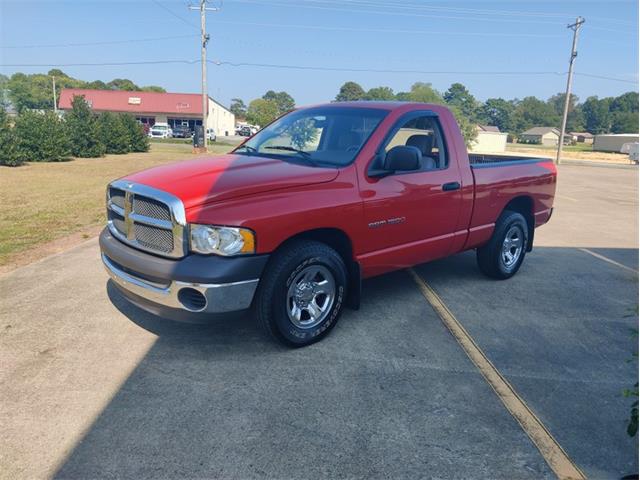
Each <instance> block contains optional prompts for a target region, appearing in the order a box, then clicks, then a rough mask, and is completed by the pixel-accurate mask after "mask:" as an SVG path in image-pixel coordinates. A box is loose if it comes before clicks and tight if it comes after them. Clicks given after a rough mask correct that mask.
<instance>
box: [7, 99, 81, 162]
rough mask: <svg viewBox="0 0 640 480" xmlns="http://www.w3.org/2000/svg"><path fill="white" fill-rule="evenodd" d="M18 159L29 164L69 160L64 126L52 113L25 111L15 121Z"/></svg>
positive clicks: (68, 145)
mask: <svg viewBox="0 0 640 480" xmlns="http://www.w3.org/2000/svg"><path fill="white" fill-rule="evenodd" d="M15 134H16V136H17V138H18V150H19V152H20V157H21V158H22V159H23V160H24V161H29V162H57V161H60V160H65V159H67V158H69V155H70V153H71V148H70V144H69V136H68V133H67V128H66V125H65V124H64V122H63V121H62V120H60V118H59V117H58V115H56V114H55V113H53V112H44V113H40V112H34V111H26V112H23V113H21V114H20V115H19V116H18V118H17V119H16V125H15Z"/></svg>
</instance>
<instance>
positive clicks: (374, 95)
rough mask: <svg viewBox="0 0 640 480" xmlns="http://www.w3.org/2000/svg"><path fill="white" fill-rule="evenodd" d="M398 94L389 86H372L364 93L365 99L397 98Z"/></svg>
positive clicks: (383, 99)
mask: <svg viewBox="0 0 640 480" xmlns="http://www.w3.org/2000/svg"><path fill="white" fill-rule="evenodd" d="M395 98H396V96H395V94H394V93H393V90H392V89H391V88H389V87H374V88H370V89H369V90H368V91H367V93H365V95H364V100H382V101H388V100H395Z"/></svg>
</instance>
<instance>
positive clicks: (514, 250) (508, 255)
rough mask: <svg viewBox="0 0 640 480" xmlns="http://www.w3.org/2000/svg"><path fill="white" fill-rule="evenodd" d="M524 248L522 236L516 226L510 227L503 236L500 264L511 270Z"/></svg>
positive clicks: (520, 230)
mask: <svg viewBox="0 0 640 480" xmlns="http://www.w3.org/2000/svg"><path fill="white" fill-rule="evenodd" d="M523 247H524V234H523V232H522V229H520V228H519V227H517V226H516V225H514V226H512V227H511V228H510V229H509V230H508V231H507V234H506V235H505V236H504V241H503V242H502V255H501V258H502V263H503V264H504V266H505V267H507V268H512V267H513V266H514V265H515V264H516V263H518V260H520V256H521V255H522V249H523Z"/></svg>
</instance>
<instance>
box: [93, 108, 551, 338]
mask: <svg viewBox="0 0 640 480" xmlns="http://www.w3.org/2000/svg"><path fill="white" fill-rule="evenodd" d="M555 188H556V168H555V165H554V164H553V163H552V162H551V161H549V160H546V159H540V158H523V157H509V156H498V155H494V156H491V155H473V154H468V153H467V149H466V147H465V142H464V140H463V137H462V135H461V132H460V129H459V128H458V125H457V123H456V121H455V119H454V117H453V115H452V114H451V112H450V111H449V110H448V109H446V108H445V107H443V106H439V105H428V104H420V103H400V102H352V103H332V104H328V105H319V106H313V107H307V108H300V109H297V110H294V111H292V112H290V113H288V114H286V115H284V116H282V117H280V118H279V119H277V120H276V121H274V122H273V123H271V124H270V125H268V126H267V127H265V128H264V129H263V130H261V131H259V132H258V133H257V134H255V135H253V136H252V137H251V138H249V139H247V140H246V141H245V142H244V143H243V144H242V145H240V146H238V147H237V148H235V149H234V150H233V151H232V152H231V153H229V154H226V155H221V156H213V157H206V158H198V159H194V160H188V161H183V162H178V163H175V164H171V165H166V166H161V167H157V168H153V169H150V170H145V171H142V172H139V173H135V174H132V175H128V176H126V177H124V178H122V179H119V180H116V181H114V182H112V183H111V184H109V186H108V187H107V213H108V225H107V227H106V228H105V229H104V231H103V232H102V234H101V236H100V247H101V251H102V261H103V263H104V265H105V267H106V269H107V272H108V273H109V275H110V277H111V279H112V280H113V282H114V283H115V285H116V286H117V287H118V288H119V290H120V291H121V292H122V293H123V294H124V295H125V296H126V297H127V298H128V299H129V300H130V301H131V302H133V303H134V304H136V305H138V306H139V307H141V308H142V309H145V310H147V311H150V312H153V313H155V314H157V315H161V316H165V317H170V318H175V319H181V318H183V317H185V316H193V315H196V316H207V315H213V314H225V313H228V312H232V311H241V310H246V309H249V308H250V307H251V308H252V309H253V312H254V313H255V316H256V317H257V319H258V321H259V323H260V324H261V325H262V326H263V327H264V329H265V330H266V332H268V333H269V334H271V335H272V336H273V337H275V338H276V339H278V340H279V341H281V342H283V343H285V344H287V345H292V346H302V345H307V344H309V343H312V342H314V341H317V340H319V339H320V338H322V337H323V336H325V335H326V334H327V333H328V332H329V331H330V330H331V329H332V328H333V327H334V326H335V324H336V322H337V321H338V318H339V316H340V313H341V311H342V310H343V308H344V307H345V306H352V307H354V308H357V307H358V305H359V302H360V295H361V280H362V279H364V278H367V277H372V276H374V275H380V274H383V273H385V272H389V271H392V270H397V269H402V268H406V267H409V266H411V265H415V264H419V263H423V262H428V261H431V260H435V259H438V258H443V257H446V256H448V255H453V254H456V253H459V252H463V251H465V250H470V249H475V250H476V252H477V263H478V266H479V268H480V270H481V271H482V272H483V273H485V274H486V275H488V276H489V277H493V278H496V279H506V278H509V277H511V276H512V275H514V274H515V273H516V272H517V271H518V269H519V268H520V266H521V264H522V262H523V260H524V258H525V254H526V252H528V251H530V250H531V249H532V246H533V236H534V231H535V228H536V227H538V226H540V225H542V224H544V223H545V222H547V221H548V220H549V218H550V217H551V213H552V211H553V200H554V194H555Z"/></svg>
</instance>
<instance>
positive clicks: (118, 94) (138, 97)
mask: <svg viewBox="0 0 640 480" xmlns="http://www.w3.org/2000/svg"><path fill="white" fill-rule="evenodd" d="M76 95H80V96H83V97H84V99H85V100H86V101H87V103H88V104H89V106H90V107H91V109H92V110H94V111H97V112H120V113H129V114H131V115H134V116H135V117H136V119H137V120H139V121H140V122H141V123H144V124H147V125H149V126H152V125H154V124H155V123H158V122H164V123H168V124H169V126H171V127H172V128H173V127H174V126H176V125H188V126H189V127H190V128H191V129H193V128H194V127H195V126H196V125H202V96H201V95H200V94H199V93H158V92H127V91H122V90H87V89H82V88H65V89H63V90H62V92H60V100H59V102H58V108H59V109H60V110H63V111H64V110H70V109H71V101H72V100H73V97H74V96H76ZM208 114H209V116H208V117H207V123H208V125H207V128H213V129H214V131H215V132H216V135H218V136H225V135H233V134H234V129H235V116H234V115H233V113H231V112H230V111H229V109H227V108H226V107H224V106H223V105H221V104H220V103H218V102H216V101H215V100H214V99H213V98H211V97H209V112H208Z"/></svg>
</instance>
